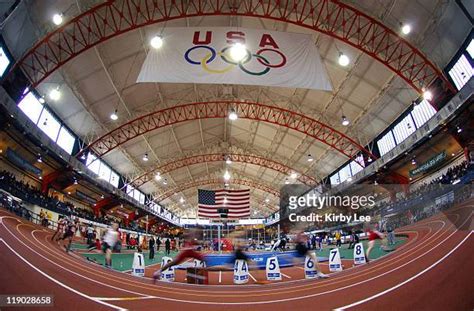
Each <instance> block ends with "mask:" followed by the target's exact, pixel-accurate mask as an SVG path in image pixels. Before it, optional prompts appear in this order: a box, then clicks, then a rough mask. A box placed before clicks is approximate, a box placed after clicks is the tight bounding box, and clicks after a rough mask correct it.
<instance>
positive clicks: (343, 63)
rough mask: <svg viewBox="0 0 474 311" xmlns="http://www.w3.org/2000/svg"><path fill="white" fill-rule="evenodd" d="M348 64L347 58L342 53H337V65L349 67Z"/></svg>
mask: <svg viewBox="0 0 474 311" xmlns="http://www.w3.org/2000/svg"><path fill="white" fill-rule="evenodd" d="M349 63H350V60H349V57H348V56H347V55H346V54H344V53H339V65H341V66H342V67H346V66H347V65H349Z"/></svg>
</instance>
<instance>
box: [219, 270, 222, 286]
mask: <svg viewBox="0 0 474 311" xmlns="http://www.w3.org/2000/svg"><path fill="white" fill-rule="evenodd" d="M219 283H222V271H219Z"/></svg>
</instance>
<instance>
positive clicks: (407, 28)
mask: <svg viewBox="0 0 474 311" xmlns="http://www.w3.org/2000/svg"><path fill="white" fill-rule="evenodd" d="M401 30H402V33H403V34H404V35H407V34H409V33H410V32H411V26H410V25H409V24H403V25H402V29H401Z"/></svg>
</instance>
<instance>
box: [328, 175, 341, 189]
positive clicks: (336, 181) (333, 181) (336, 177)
mask: <svg viewBox="0 0 474 311" xmlns="http://www.w3.org/2000/svg"><path fill="white" fill-rule="evenodd" d="M329 180H330V181H331V185H333V186H335V185H339V184H340V183H341V181H340V179H339V172H337V173H336V174H334V175H332V176H331V177H330V178H329Z"/></svg>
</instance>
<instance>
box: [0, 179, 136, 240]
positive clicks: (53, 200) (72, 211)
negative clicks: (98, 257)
mask: <svg viewBox="0 0 474 311" xmlns="http://www.w3.org/2000/svg"><path fill="white" fill-rule="evenodd" d="M0 189H3V190H5V191H6V192H8V193H10V194H11V195H13V196H15V197H17V198H19V199H21V200H23V201H26V202H28V203H31V204H34V205H37V206H40V207H42V208H45V209H48V210H50V211H53V212H56V213H58V214H62V215H67V216H76V217H80V218H83V219H86V220H89V221H94V222H98V223H103V224H107V225H109V224H110V223H111V222H112V221H116V219H112V218H110V217H108V216H107V215H105V214H101V215H99V216H97V215H95V214H94V213H93V212H92V210H88V209H85V208H80V207H77V206H74V204H72V203H70V202H61V201H60V200H59V199H58V198H57V197H51V196H48V195H45V194H43V193H42V192H41V191H40V190H38V189H37V188H35V187H33V186H32V185H30V184H29V183H25V182H23V181H18V180H17V179H16V178H15V176H14V175H13V174H11V173H10V172H7V171H1V172H0ZM5 198H6V196H5ZM5 200H6V199H5ZM6 203H8V204H6ZM4 205H5V207H7V208H8V209H10V210H11V211H12V212H15V213H16V214H17V215H19V216H23V214H24V213H28V214H29V216H30V218H31V213H30V212H28V210H27V209H26V208H24V207H22V206H21V204H20V203H17V202H16V201H14V203H12V202H4ZM25 218H27V217H25ZM44 218H46V220H48V219H47V217H43V219H44ZM43 219H39V221H40V222H41V223H42V224H43ZM44 223H45V224H46V222H44ZM48 223H49V225H51V221H49V222H48ZM46 226H48V225H46ZM119 226H120V227H121V228H123V229H128V230H132V231H138V232H145V230H144V229H143V228H141V227H140V226H139V225H138V223H137V222H135V221H131V222H130V223H129V224H128V225H125V222H123V221H119Z"/></svg>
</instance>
